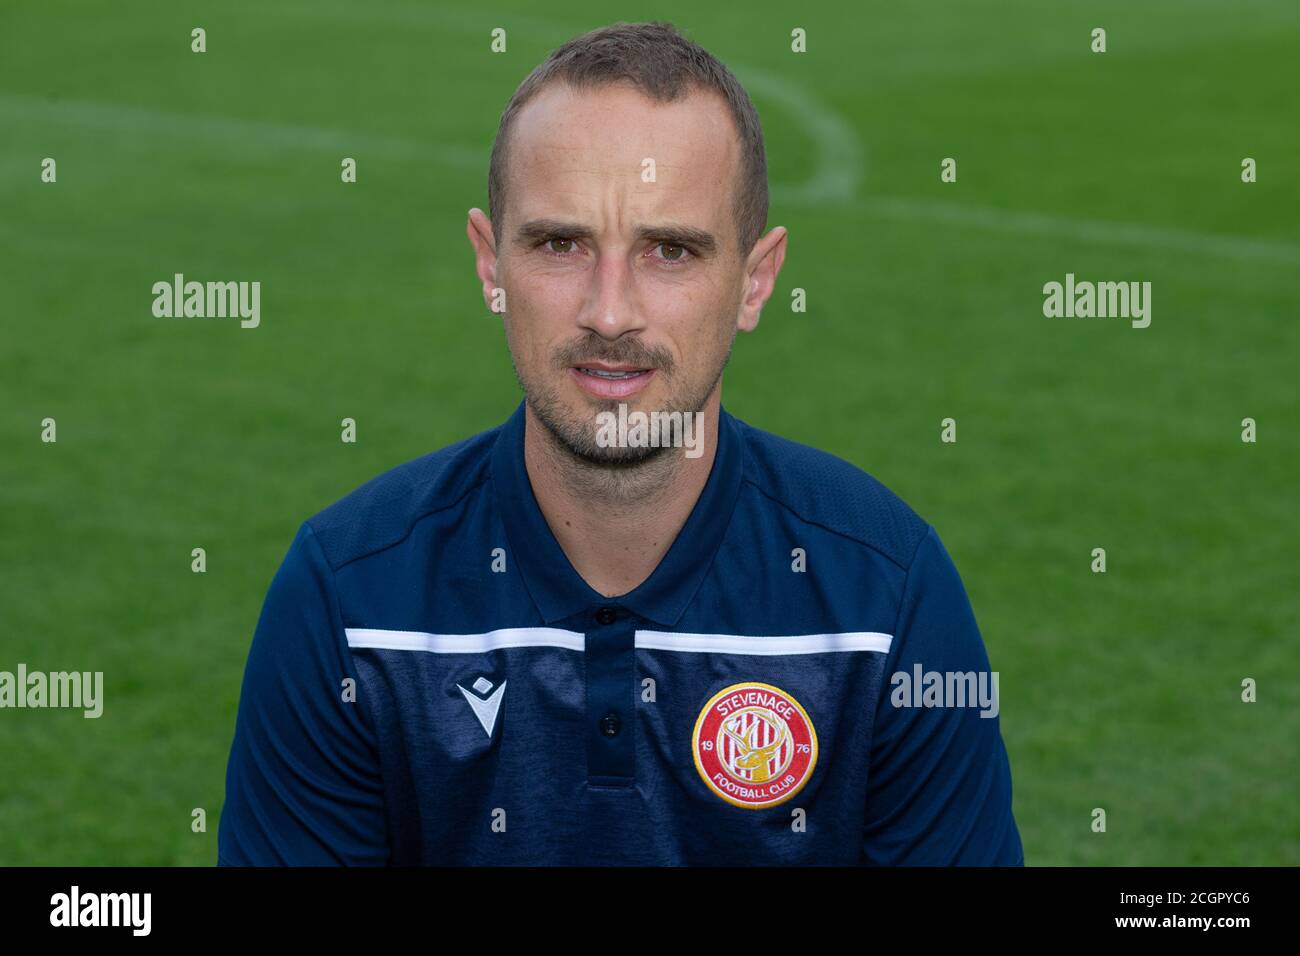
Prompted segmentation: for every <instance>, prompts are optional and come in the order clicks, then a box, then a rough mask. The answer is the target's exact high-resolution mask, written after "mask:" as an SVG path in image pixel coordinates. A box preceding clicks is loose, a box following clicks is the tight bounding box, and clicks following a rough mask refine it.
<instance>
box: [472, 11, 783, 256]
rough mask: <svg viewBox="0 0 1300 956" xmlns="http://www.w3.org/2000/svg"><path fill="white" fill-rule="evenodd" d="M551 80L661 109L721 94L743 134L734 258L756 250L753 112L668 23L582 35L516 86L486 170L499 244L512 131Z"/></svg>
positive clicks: (758, 166) (758, 193)
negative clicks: (621, 86)
mask: <svg viewBox="0 0 1300 956" xmlns="http://www.w3.org/2000/svg"><path fill="white" fill-rule="evenodd" d="M555 81H562V82H565V83H567V84H569V85H570V86H572V87H574V88H576V89H580V90H581V89H590V88H593V87H598V86H602V85H605V84H610V83H617V82H619V81H627V82H631V83H632V84H633V85H634V86H635V87H636V88H637V89H638V90H640V91H641V92H642V93H644V94H645V95H646V96H648V97H650V98H651V99H653V100H655V101H657V102H660V103H671V102H674V101H676V100H678V99H681V98H682V97H683V96H686V95H687V94H689V93H690V92H691V91H693V90H697V89H703V90H712V91H715V92H717V93H719V94H721V95H722V97H723V98H724V99H725V100H726V102H727V106H728V108H729V109H730V111H731V116H732V119H733V120H734V121H735V124H736V129H737V132H738V133H739V134H740V153H741V155H740V180H741V181H740V183H739V184H738V188H737V189H736V194H735V203H734V206H735V217H736V235H737V236H738V237H739V239H740V250H739V252H740V254H741V255H742V256H743V255H746V254H748V252H749V251H750V250H751V249H753V247H754V243H756V242H757V241H758V238H759V236H761V235H762V233H763V227H764V226H765V225H766V224H767V201H768V199H767V155H766V153H765V152H764V151H763V127H762V126H761V125H760V124H759V121H758V111H757V110H755V109H754V104H753V103H752V102H751V101H750V99H749V94H748V93H746V92H745V88H744V87H743V86H741V85H740V83H739V82H738V81H737V80H736V78H735V77H734V76H732V75H731V72H730V71H729V70H728V69H727V68H726V67H725V66H723V65H722V63H721V62H719V61H718V60H717V59H716V58H715V57H714V56H713V55H712V54H711V53H709V52H708V51H707V50H705V49H704V48H703V47H701V46H699V45H698V44H696V43H692V42H691V41H690V40H688V39H686V37H684V36H682V35H681V34H680V33H678V32H677V29H676V28H675V27H674V26H673V25H672V24H670V23H615V24H613V25H611V26H607V27H601V28H600V29H598V30H592V31H591V32H590V33H584V34H583V35H582V36H580V37H575V38H574V39H572V40H570V41H568V42H567V43H565V44H564V45H563V46H561V47H559V48H558V49H555V50H552V51H551V54H550V56H548V57H547V58H546V59H545V60H544V61H543V62H542V63H541V64H540V65H539V66H538V67H537V68H536V69H535V70H533V72H532V73H530V74H528V77H527V78H526V79H525V80H524V81H523V82H522V83H521V84H519V88H518V89H517V90H515V93H514V95H513V96H512V97H510V102H509V103H507V104H506V108H505V111H504V112H503V113H502V114H501V124H500V126H498V128H497V136H496V141H495V142H494V143H493V144H492V158H491V161H490V162H489V165H488V214H489V215H490V216H491V217H492V224H493V228H494V230H495V231H496V236H497V241H498V242H500V240H501V229H502V226H503V223H504V216H505V191H506V176H505V167H506V155H507V150H508V145H509V140H510V129H511V126H512V125H513V123H514V119H515V116H516V115H517V114H518V113H519V111H520V110H521V109H523V107H524V105H525V104H526V103H527V102H528V101H529V100H530V99H532V98H533V97H534V96H536V95H537V93H538V92H539V91H540V90H541V89H542V87H544V86H546V85H547V84H549V83H552V82H555Z"/></svg>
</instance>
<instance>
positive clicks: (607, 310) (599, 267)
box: [578, 252, 645, 340]
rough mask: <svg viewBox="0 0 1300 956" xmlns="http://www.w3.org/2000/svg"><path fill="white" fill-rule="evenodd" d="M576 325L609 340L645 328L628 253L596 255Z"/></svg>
mask: <svg viewBox="0 0 1300 956" xmlns="http://www.w3.org/2000/svg"><path fill="white" fill-rule="evenodd" d="M578 324H579V325H580V326H581V327H583V328H585V329H589V330H591V331H592V332H595V333H596V334H597V335H599V336H601V337H602V338H605V339H611V340H612V339H617V338H618V337H619V336H621V335H625V334H626V333H628V332H635V331H639V330H641V329H644V328H645V320H644V318H643V312H642V309H641V308H640V303H639V302H638V301H637V296H636V289H635V275H634V273H633V270H632V268H631V265H630V264H629V262H628V253H626V252H621V253H612V254H610V253H605V254H601V255H599V257H598V258H597V260H596V266H595V268H594V269H593V270H592V271H591V283H590V286H589V288H588V290H587V298H586V301H585V302H584V303H583V307H582V311H581V312H580V314H579V316H578Z"/></svg>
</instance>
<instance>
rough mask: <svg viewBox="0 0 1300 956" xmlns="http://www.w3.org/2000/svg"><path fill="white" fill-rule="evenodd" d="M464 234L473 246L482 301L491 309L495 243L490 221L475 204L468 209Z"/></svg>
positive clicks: (494, 275)
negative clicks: (481, 288)
mask: <svg viewBox="0 0 1300 956" xmlns="http://www.w3.org/2000/svg"><path fill="white" fill-rule="evenodd" d="M465 234H466V235H467V236H469V242H470V245H471V246H473V247H474V271H475V272H476V273H477V274H478V278H479V282H481V283H482V285H483V303H484V304H485V305H486V306H487V307H488V309H489V311H491V310H492V305H493V301H494V300H495V298H496V289H497V243H496V237H495V236H494V235H493V233H492V223H491V222H489V221H488V217H487V216H485V215H483V210H482V209H479V208H478V207H477V206H475V207H474V208H473V209H471V210H470V211H469V220H468V221H467V222H466V223H465Z"/></svg>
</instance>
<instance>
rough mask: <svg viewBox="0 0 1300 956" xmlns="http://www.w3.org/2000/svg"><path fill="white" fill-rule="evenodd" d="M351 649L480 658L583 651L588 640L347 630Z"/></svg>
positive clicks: (534, 633) (546, 634)
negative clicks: (537, 650) (506, 650)
mask: <svg viewBox="0 0 1300 956" xmlns="http://www.w3.org/2000/svg"><path fill="white" fill-rule="evenodd" d="M344 630H345V633H346V634H347V638H348V647H355V648H378V649H380V650H387V651H428V652H429V653H432V654H479V653H482V652H483V651H495V650H500V649H501V648H503V647H562V648H564V649H566V650H570V651H581V650H582V649H583V642H584V640H585V638H584V636H583V635H582V634H580V633H579V632H577V631H564V630H561V629H560V628H557V627H507V628H502V629H501V630H498V631H488V632H487V633H486V634H428V633H426V632H424V631H381V630H375V629H373V628H368V627H349V628H345V629H344Z"/></svg>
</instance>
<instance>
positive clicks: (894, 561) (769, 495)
mask: <svg viewBox="0 0 1300 956" xmlns="http://www.w3.org/2000/svg"><path fill="white" fill-rule="evenodd" d="M743 481H744V482H745V483H746V484H748V485H752V486H753V488H754V490H755V491H757V492H758V493H759V494H760V495H762V496H763V497H764V498H766V499H768V500H769V501H771V502H773V503H774V504H777V505H780V506H781V507H782V508H784V509H785V510H786V511H788V512H790V514H792V515H794V516H795V517H796V518H798V519H799V520H800V521H802V522H803V523H804V524H807V525H812V526H813V527H814V528H821V529H822V530H823V531H827V532H829V533H830V534H833V535H836V536H837V537H840V538H843V539H845V540H846V541H852V542H853V543H854V544H860V545H862V546H863V547H864V548H870V549H871V550H872V551H874V552H876V553H877V554H878V555H880V556H881V557H882V558H884V559H885V560H886V561H888V562H889V563H890V564H892V565H894V566H895V567H897V568H898V569H899V570H901V571H904V572H906V571H907V570H909V568H910V564H906V565H905V564H902V563H901V562H899V560H898V559H897V558H895V557H894V556H893V555H891V554H888V553H887V552H885V551H883V550H881V549H880V548H879V547H877V546H876V545H874V544H872V543H871V542H870V541H864V540H863V539H862V538H858V537H855V536H854V535H851V534H846V533H845V532H843V531H840V530H838V529H836V528H830V527H827V526H826V525H824V524H822V523H821V522H819V521H814V520H812V519H811V518H808V517H805V516H804V515H803V513H802V512H800V511H798V510H797V509H796V508H795V507H794V506H793V505H791V504H790V503H789V502H787V501H783V500H782V499H780V498H778V497H776V496H775V495H773V494H772V493H771V492H769V491H768V490H767V489H765V488H763V487H762V486H761V485H760V484H759V483H758V482H756V481H755V480H754V479H753V478H750V477H749V476H748V475H746V476H745V477H744V478H743ZM917 520H918V521H923V520H924V519H922V518H921V517H920V516H919V515H918V516H917ZM926 527H927V528H928V527H929V525H926ZM921 539H922V540H925V535H921ZM917 547H918V548H919V547H920V546H919V545H918V546H917ZM912 557H913V559H915V557H916V553H915V552H913V554H912Z"/></svg>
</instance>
